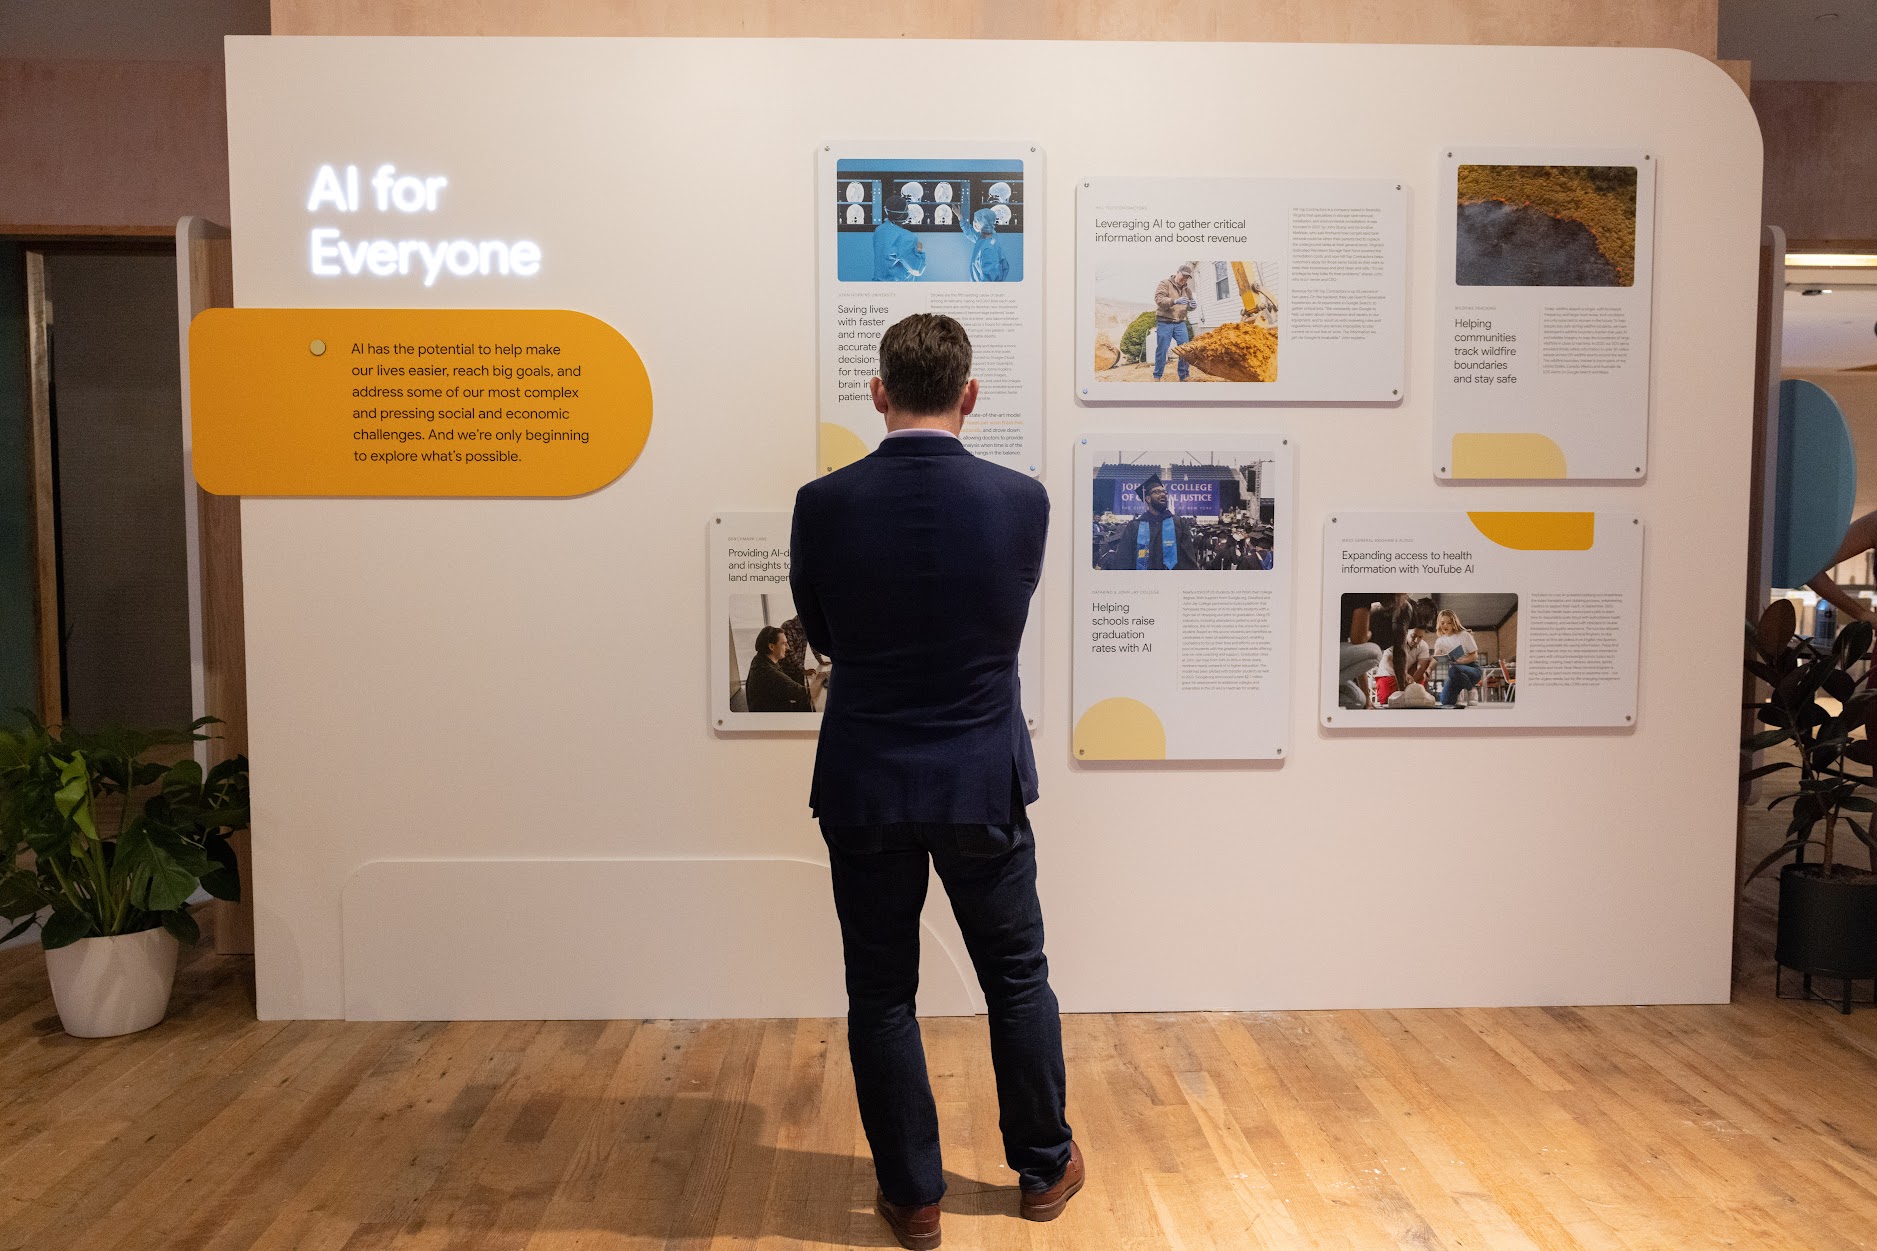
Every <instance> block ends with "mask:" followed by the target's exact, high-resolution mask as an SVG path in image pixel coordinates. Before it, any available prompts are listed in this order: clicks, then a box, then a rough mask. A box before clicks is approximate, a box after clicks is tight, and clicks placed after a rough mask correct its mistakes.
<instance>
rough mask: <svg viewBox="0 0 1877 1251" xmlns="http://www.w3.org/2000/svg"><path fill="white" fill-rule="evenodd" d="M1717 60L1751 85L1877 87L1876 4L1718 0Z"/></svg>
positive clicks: (1862, 0) (1872, 0) (1868, 0)
mask: <svg viewBox="0 0 1877 1251" xmlns="http://www.w3.org/2000/svg"><path fill="white" fill-rule="evenodd" d="M1720 54H1721V56H1722V57H1724V58H1726V59H1728V60H1737V61H1751V62H1753V80H1754V81H1755V82H1767V81H1797V82H1873V81H1877V0H1721V38H1720Z"/></svg>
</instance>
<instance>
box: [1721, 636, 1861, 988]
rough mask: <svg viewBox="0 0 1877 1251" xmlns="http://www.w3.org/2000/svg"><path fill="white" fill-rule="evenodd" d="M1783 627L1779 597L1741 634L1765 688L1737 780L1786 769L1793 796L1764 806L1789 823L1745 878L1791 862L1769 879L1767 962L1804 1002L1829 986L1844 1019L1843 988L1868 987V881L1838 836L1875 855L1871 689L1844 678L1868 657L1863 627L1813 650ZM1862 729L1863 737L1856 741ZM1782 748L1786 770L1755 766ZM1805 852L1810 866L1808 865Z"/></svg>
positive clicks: (1779, 764) (1783, 796) (1754, 671)
mask: <svg viewBox="0 0 1877 1251" xmlns="http://www.w3.org/2000/svg"><path fill="white" fill-rule="evenodd" d="M1793 626H1794V614H1793V609H1792V604H1791V602H1790V601H1788V600H1783V599H1782V600H1776V601H1775V602H1774V603H1773V605H1772V606H1771V607H1769V608H1768V609H1767V610H1766V612H1764V613H1763V614H1761V617H1760V620H1759V622H1758V623H1757V625H1756V624H1751V623H1750V624H1749V625H1748V627H1747V670H1748V671H1749V672H1750V673H1752V674H1753V675H1754V676H1755V677H1757V678H1759V679H1760V680H1761V681H1763V682H1765V683H1766V684H1767V685H1768V686H1769V687H1770V688H1771V690H1770V692H1769V693H1768V694H1767V697H1766V699H1765V700H1763V701H1761V702H1759V703H1754V704H1749V705H1748V708H1749V709H1750V710H1752V711H1754V712H1755V713H1756V714H1757V716H1758V719H1759V721H1760V722H1761V723H1762V724H1763V725H1765V726H1767V727H1768V728H1767V729H1765V730H1761V731H1759V732H1757V733H1754V734H1750V735H1748V736H1747V738H1746V740H1745V741H1744V742H1743V743H1742V744H1741V750H1742V753H1743V762H1742V774H1741V776H1742V780H1743V781H1751V780H1753V779H1754V778H1759V777H1769V776H1770V775H1773V774H1779V773H1787V772H1788V771H1792V770H1796V771H1797V773H1798V786H1797V787H1796V788H1795V789H1792V790H1788V791H1786V792H1785V793H1784V794H1781V795H1776V796H1774V797H1773V798H1772V799H1771V800H1770V801H1769V802H1768V803H1767V805H1766V806H1767V807H1768V808H1778V807H1780V806H1782V805H1784V804H1788V803H1790V804H1791V805H1792V809H1791V811H1792V819H1791V821H1790V822H1789V823H1788V824H1787V826H1786V837H1785V840H1784V841H1783V842H1782V843H1781V845H1780V846H1779V847H1778V848H1776V849H1775V850H1773V851H1772V852H1771V853H1769V854H1768V855H1767V856H1766V857H1765V858H1764V859H1762V860H1761V861H1760V862H1759V864H1757V865H1755V866H1754V868H1753V871H1752V872H1751V873H1749V874H1747V878H1746V880H1747V881H1749V882H1750V881H1752V880H1753V879H1754V878H1756V877H1758V876H1759V875H1760V874H1761V873H1763V872H1765V871H1766V870H1767V869H1769V868H1771V867H1772V866H1773V865H1775V864H1777V863H1778V862H1779V861H1781V860H1785V859H1786V858H1787V857H1791V858H1792V860H1791V863H1788V864H1787V865H1785V866H1784V867H1783V868H1782V869H1781V870H1780V873H1779V921H1778V931H1777V938H1776V940H1775V946H1774V950H1773V959H1774V960H1775V961H1776V962H1777V963H1778V964H1779V966H1780V967H1781V968H1787V969H1792V970H1794V971H1796V972H1798V973H1799V974H1800V975H1801V976H1802V978H1803V980H1804V987H1805V993H1806V994H1807V995H1810V994H1811V993H1812V979H1813V978H1814V977H1820V976H1822V977H1829V978H1836V979H1838V980H1839V981H1840V983H1841V985H1842V986H1843V988H1844V993H1843V996H1842V1002H1841V1003H1840V1007H1841V1010H1842V1011H1845V1012H1849V1011H1850V1010H1851V984H1852V982H1853V981H1855V980H1858V979H1862V978H1877V872H1873V871H1872V870H1871V869H1861V868H1856V867H1853V866H1851V865H1848V864H1844V863H1842V862H1840V860H1839V859H1838V848H1839V836H1840V835H1841V834H1843V833H1844V832H1846V831H1849V832H1850V834H1851V835H1852V836H1854V837H1855V838H1856V839H1857V840H1858V841H1859V842H1860V843H1862V844H1864V846H1865V848H1866V850H1867V852H1869V853H1870V854H1871V855H1872V856H1874V857H1877V839H1873V836H1872V832H1871V828H1870V819H1871V817H1870V814H1871V813H1872V812H1873V811H1874V810H1877V802H1873V799H1872V793H1873V791H1877V777H1873V776H1872V769H1871V766H1872V764H1873V763H1877V751H1874V748H1877V744H1873V742H1872V740H1871V738H1870V737H1869V734H1868V729H1869V722H1870V721H1871V720H1872V719H1873V718H1874V717H1877V689H1874V688H1873V687H1872V685H1871V679H1872V673H1871V672H1866V673H1864V674H1863V675H1862V676H1854V675H1853V670H1854V669H1855V668H1856V667H1857V666H1858V664H1859V663H1860V662H1862V661H1863V660H1864V658H1865V657H1866V655H1867V654H1868V653H1869V651H1870V646H1871V639H1872V633H1873V632H1872V630H1871V627H1870V626H1869V625H1868V624H1867V623H1865V622H1861V621H1858V622H1853V623H1851V624H1850V625H1848V626H1846V627H1845V628H1844V630H1843V631H1842V632H1841V633H1840V634H1839V635H1838V637H1837V639H1836V640H1834V641H1833V643H1832V645H1831V647H1830V648H1828V649H1823V648H1819V647H1817V646H1815V645H1814V644H1813V642H1812V640H1810V639H1804V638H1799V637H1797V636H1796V635H1795V634H1794V630H1793ZM1860 729H1863V730H1866V731H1867V733H1866V734H1865V735H1864V736H1861V737H1860V736H1859V735H1858V733H1857V731H1859V730H1860ZM1784 743H1790V744H1792V750H1793V754H1794V755H1795V756H1796V757H1797V759H1796V760H1777V761H1773V762H1771V763H1767V764H1759V765H1756V764H1755V763H1754V754H1755V753H1756V752H1760V751H1763V750H1765V749H1767V748H1771V747H1777V746H1779V745H1781V744H1784ZM1860 816H1861V817H1863V820H1862V821H1859V820H1858V818H1859V817H1860ZM1814 848H1816V850H1817V852H1818V859H1816V860H1810V859H1808V858H1807V854H1808V852H1810V851H1811V850H1813V849H1814ZM1872 863H1873V864H1877V860H1873V861H1872Z"/></svg>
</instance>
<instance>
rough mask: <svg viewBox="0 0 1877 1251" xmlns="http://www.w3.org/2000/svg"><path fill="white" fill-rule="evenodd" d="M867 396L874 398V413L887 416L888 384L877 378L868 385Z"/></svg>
mask: <svg viewBox="0 0 1877 1251" xmlns="http://www.w3.org/2000/svg"><path fill="white" fill-rule="evenodd" d="M867 394H868V395H871V396H872V397H873V411H874V412H876V413H878V414H880V416H882V417H884V416H886V384H885V383H884V382H881V381H880V380H879V379H878V378H875V379H874V380H873V381H871V382H869V383H868V384H867Z"/></svg>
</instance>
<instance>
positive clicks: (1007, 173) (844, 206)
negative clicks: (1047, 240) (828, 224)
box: [834, 159, 1023, 282]
mask: <svg viewBox="0 0 1877 1251" xmlns="http://www.w3.org/2000/svg"><path fill="white" fill-rule="evenodd" d="M834 244H835V257H836V261H835V269H836V277H837V279H838V280H839V281H841V282H1021V281H1023V162H1022V161H1013V160H954V161H948V162H944V163H937V162H934V161H931V160H884V159H866V160H861V159H852V160H848V159H843V160H840V161H838V162H836V165H835V239H834Z"/></svg>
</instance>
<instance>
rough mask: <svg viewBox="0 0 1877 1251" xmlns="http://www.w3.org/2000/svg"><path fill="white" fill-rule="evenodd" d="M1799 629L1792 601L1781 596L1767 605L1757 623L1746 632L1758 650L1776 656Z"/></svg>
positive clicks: (1797, 615)
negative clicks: (1749, 634)
mask: <svg viewBox="0 0 1877 1251" xmlns="http://www.w3.org/2000/svg"><path fill="white" fill-rule="evenodd" d="M1798 628H1799V613H1798V610H1797V609H1796V608H1794V607H1793V604H1792V601H1791V600H1789V599H1787V598H1785V597H1784V596H1781V597H1780V598H1778V599H1776V600H1774V601H1773V602H1772V603H1770V604H1768V605H1767V606H1766V608H1765V610H1764V611H1762V612H1761V613H1760V620H1759V623H1758V624H1757V625H1755V626H1749V627H1748V630H1749V631H1750V632H1751V634H1752V636H1753V641H1754V643H1755V644H1756V645H1758V647H1759V649H1760V650H1761V651H1763V652H1766V653H1768V654H1769V655H1778V654H1779V653H1780V652H1782V651H1784V650H1785V649H1786V645H1787V644H1788V643H1790V642H1791V641H1792V636H1793V633H1794V631H1796V630H1797V629H1798Z"/></svg>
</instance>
